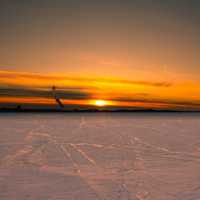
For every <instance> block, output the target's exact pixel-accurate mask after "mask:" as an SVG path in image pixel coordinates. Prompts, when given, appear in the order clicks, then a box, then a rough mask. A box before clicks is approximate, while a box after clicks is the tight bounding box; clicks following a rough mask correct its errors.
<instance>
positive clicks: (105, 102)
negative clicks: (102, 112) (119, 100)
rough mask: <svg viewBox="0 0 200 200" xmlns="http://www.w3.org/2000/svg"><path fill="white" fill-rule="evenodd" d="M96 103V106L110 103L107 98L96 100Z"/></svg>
mask: <svg viewBox="0 0 200 200" xmlns="http://www.w3.org/2000/svg"><path fill="white" fill-rule="evenodd" d="M94 104H95V105H96V106H106V105H108V103H107V101H105V100H95V101H94Z"/></svg>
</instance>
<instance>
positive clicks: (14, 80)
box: [0, 71, 173, 87]
mask: <svg viewBox="0 0 200 200" xmlns="http://www.w3.org/2000/svg"><path fill="white" fill-rule="evenodd" d="M20 80H23V81H24V82H21V81H20ZM29 81H30V82H31V83H35V84H36V85H39V84H40V85H41V86H42V85H44V86H47V85H49V86H51V85H52V84H58V85H61V86H64V85H67V83H68V82H70V81H71V82H76V83H79V84H80V85H81V84H84V83H88V84H90V83H91V87H92V83H94V82H100V83H105V84H124V85H142V86H150V87H170V86H172V85H173V84H172V83H170V82H165V81H163V82H156V81H155V82H151V81H134V80H122V79H114V78H99V77H97V78H96V77H95V78H91V77H89V78H88V77H70V76H61V75H43V74H32V73H25V72H9V71H0V83H1V84H4V85H13V86H21V85H24V86H26V85H27V86H28V85H29Z"/></svg>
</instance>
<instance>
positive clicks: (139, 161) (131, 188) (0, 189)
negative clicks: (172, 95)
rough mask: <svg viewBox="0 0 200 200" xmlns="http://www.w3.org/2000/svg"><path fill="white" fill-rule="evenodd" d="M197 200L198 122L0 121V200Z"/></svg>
mask: <svg viewBox="0 0 200 200" xmlns="http://www.w3.org/2000/svg"><path fill="white" fill-rule="evenodd" d="M63 199H66V200H79V199H80V200H95V199H98V200H199V199H200V115H199V114H183V113H179V114H178V113H177V114H166V113H157V114H156V113H155V114H152V113H146V114H144V113H62V114H55V113H54V114H23V113H21V114H20V113H18V114H14V113H12V114H11V113H10V114H3V113H2V114H0V200H63Z"/></svg>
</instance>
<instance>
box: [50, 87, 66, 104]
mask: <svg viewBox="0 0 200 200" xmlns="http://www.w3.org/2000/svg"><path fill="white" fill-rule="evenodd" d="M52 91H53V96H54V98H55V100H56V102H57V104H58V105H59V107H60V108H64V105H63V103H62V102H61V100H60V99H59V98H58V97H57V95H56V87H55V86H53V87H52Z"/></svg>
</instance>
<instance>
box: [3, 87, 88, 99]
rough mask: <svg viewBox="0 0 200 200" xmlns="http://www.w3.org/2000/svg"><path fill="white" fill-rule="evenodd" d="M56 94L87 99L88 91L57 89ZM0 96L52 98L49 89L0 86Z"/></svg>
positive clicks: (63, 96) (62, 96) (61, 96)
mask: <svg viewBox="0 0 200 200" xmlns="http://www.w3.org/2000/svg"><path fill="white" fill-rule="evenodd" d="M56 95H57V96H58V97H59V98H62V99H88V98H89V97H90V94H89V93H86V92H83V91H80V90H57V91H56ZM0 97H44V98H54V96H53V92H52V90H51V89H49V90H46V89H26V88H0Z"/></svg>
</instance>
